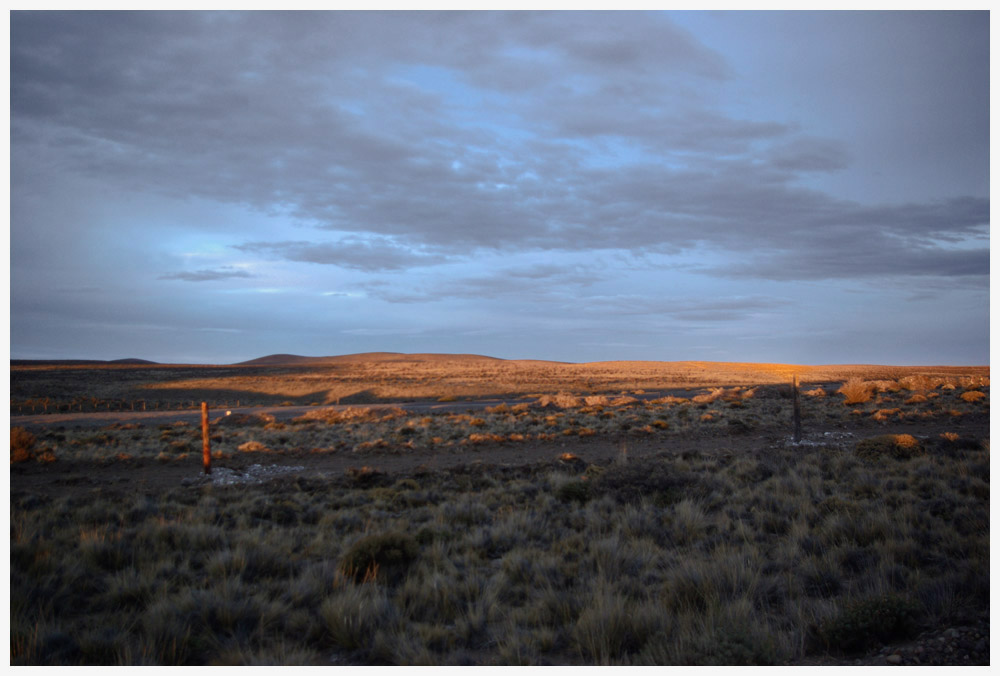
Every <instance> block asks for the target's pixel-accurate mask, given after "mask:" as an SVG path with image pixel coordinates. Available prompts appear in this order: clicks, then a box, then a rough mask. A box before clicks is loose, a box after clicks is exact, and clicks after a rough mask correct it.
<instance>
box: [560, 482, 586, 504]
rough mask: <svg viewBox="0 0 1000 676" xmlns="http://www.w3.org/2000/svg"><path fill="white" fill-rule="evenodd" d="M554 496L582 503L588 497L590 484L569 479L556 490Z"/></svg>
mask: <svg viewBox="0 0 1000 676" xmlns="http://www.w3.org/2000/svg"><path fill="white" fill-rule="evenodd" d="M556 497H557V498H559V500H561V501H562V502H573V501H576V502H579V503H580V504H583V503H584V502H586V501H587V500H589V499H590V484H588V483H587V482H586V481H570V482H568V483H564V484H563V485H562V486H560V487H559V488H558V489H557V490H556Z"/></svg>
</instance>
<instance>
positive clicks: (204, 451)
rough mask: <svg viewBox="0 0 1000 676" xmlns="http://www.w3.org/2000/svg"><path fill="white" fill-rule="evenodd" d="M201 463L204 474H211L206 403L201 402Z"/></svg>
mask: <svg viewBox="0 0 1000 676" xmlns="http://www.w3.org/2000/svg"><path fill="white" fill-rule="evenodd" d="M201 462H202V464H203V465H204V466H205V474H211V473H212V446H211V440H210V439H209V437H208V402H207V401H203V402H201Z"/></svg>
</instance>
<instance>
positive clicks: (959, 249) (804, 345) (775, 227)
mask: <svg viewBox="0 0 1000 676" xmlns="http://www.w3.org/2000/svg"><path fill="white" fill-rule="evenodd" d="M989 48H990V42H989V13H988V12H982V11H980V12H901V11H892V12H733V11H726V12H680V11H676V12H672V11H666V12H444V13H437V12H407V11H393V12H388V11H387V12H349V11H333V12H290V13H282V12H274V13H258V12H234V13H209V12H185V13H171V12H115V13H111V14H107V13H100V12H69V13H62V12H23V11H17V12H12V13H11V15H10V104H11V105H10V127H11V135H10V352H11V358H13V359H66V358H88V359H119V358H127V357H136V358H143V359H150V360H154V361H158V362H171V363H234V362H238V361H243V360H247V359H252V358H255V357H260V356H264V355H268V354H273V353H292V354H301V355H310V356H327V355H337V354H350V353H356V352H370V351H390V352H436V353H475V354H486V355H490V356H494V357H501V358H506V359H550V360H558V361H569V362H587V361H605V360H661V361H680V360H709V361H749V362H781V363H798V364H836V363H871V364H898V365H930V364H941V365H945V364H954V365H983V364H988V363H989V328H990V325H989V207H990V202H989V196H990V193H989V140H990V137H989V129H990V128H989V119H990V118H989V85H990V77H989V56H990V52H989Z"/></svg>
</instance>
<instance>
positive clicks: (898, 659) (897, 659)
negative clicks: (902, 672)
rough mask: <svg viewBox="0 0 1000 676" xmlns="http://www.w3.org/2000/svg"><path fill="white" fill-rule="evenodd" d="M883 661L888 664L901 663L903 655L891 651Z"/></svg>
mask: <svg viewBox="0 0 1000 676" xmlns="http://www.w3.org/2000/svg"><path fill="white" fill-rule="evenodd" d="M885 661H886V662H888V663H889V664H902V663H903V657H902V656H901V655H900V654H899V653H893V654H892V655H889V656H888V657H886V658H885Z"/></svg>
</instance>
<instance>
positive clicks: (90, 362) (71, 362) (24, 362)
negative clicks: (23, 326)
mask: <svg viewBox="0 0 1000 676" xmlns="http://www.w3.org/2000/svg"><path fill="white" fill-rule="evenodd" d="M109 364H121V365H125V366H129V365H135V366H142V365H149V366H159V365H160V364H159V362H155V361H149V360H148V359H135V358H131V357H130V358H127V359H112V360H110V361H109V360H106V359H11V360H10V365H11V366H107V365H109Z"/></svg>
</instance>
